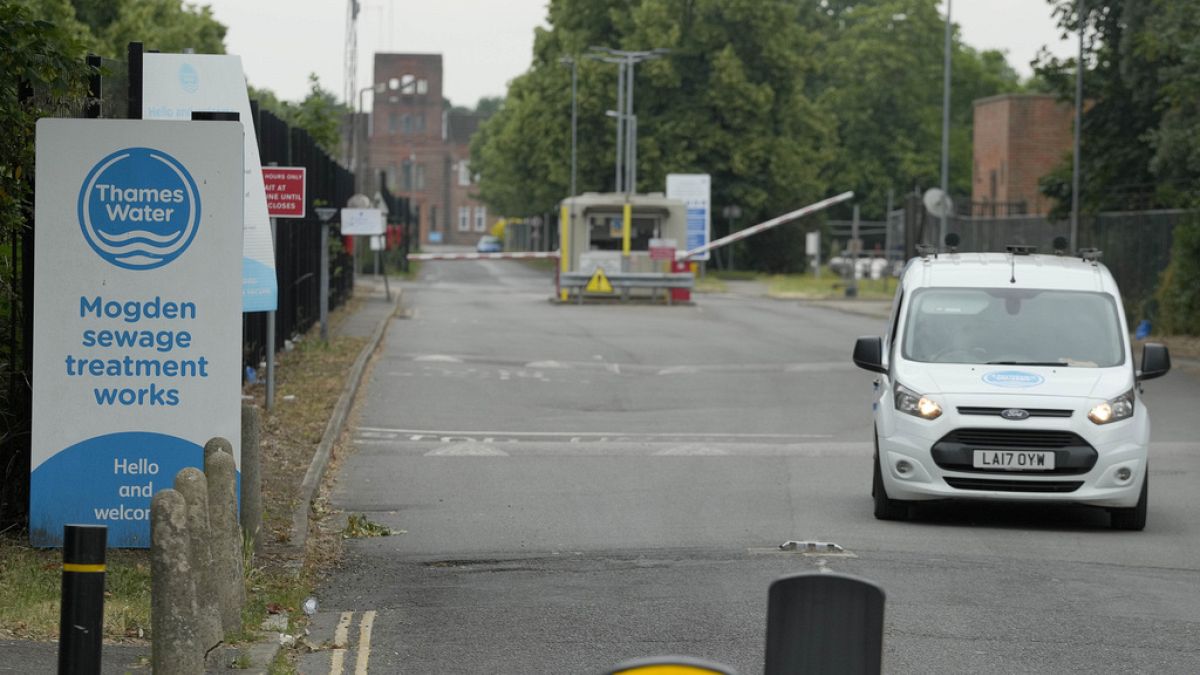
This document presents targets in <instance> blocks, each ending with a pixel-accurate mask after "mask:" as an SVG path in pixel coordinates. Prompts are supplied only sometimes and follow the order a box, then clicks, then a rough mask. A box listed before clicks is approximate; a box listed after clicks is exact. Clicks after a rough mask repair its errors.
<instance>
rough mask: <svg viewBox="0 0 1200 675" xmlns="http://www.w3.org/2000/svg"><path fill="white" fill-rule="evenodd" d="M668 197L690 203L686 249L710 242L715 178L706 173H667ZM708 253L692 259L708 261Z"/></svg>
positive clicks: (688, 204)
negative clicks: (713, 180)
mask: <svg viewBox="0 0 1200 675" xmlns="http://www.w3.org/2000/svg"><path fill="white" fill-rule="evenodd" d="M667 198H668V199H678V200H680V201H681V202H683V203H684V205H685V206H687V241H686V242H684V243H685V245H684V247H683V249H684V250H685V251H691V250H692V249H696V248H700V247H701V246H704V245H706V244H708V242H709V240H710V239H711V237H712V177H710V176H709V175H708V174H706V173H669V174H667ZM708 258H709V252H708V251H705V252H704V253H701V254H700V255H696V256H693V257H692V258H691V259H692V260H708Z"/></svg>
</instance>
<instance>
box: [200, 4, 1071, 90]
mask: <svg viewBox="0 0 1200 675" xmlns="http://www.w3.org/2000/svg"><path fill="white" fill-rule="evenodd" d="M198 4H207V5H210V6H211V7H212V8H213V13H214V14H215V15H216V17H217V19H218V20H219V21H221V22H222V23H224V24H225V25H226V26H228V27H229V33H228V34H227V35H226V37H225V44H226V46H227V47H228V49H229V52H230V53H231V54H238V55H240V56H241V57H242V61H243V65H244V67H245V70H246V76H247V78H248V79H249V80H250V84H252V85H254V86H256V87H265V88H267V89H271V90H273V91H275V93H276V94H278V95H279V96H280V97H281V98H284V99H286V100H298V99H300V98H303V97H304V94H305V92H306V90H307V81H308V74H309V73H310V72H315V73H316V74H317V75H318V76H319V77H320V78H321V83H322V84H323V85H324V86H325V88H326V89H330V90H332V91H333V92H335V93H337V94H338V95H339V98H340V96H341V93H342V91H343V84H342V82H343V78H342V72H343V51H344V45H345V37H346V21H345V18H346V3H345V2H342V1H341V0H253V1H248V0H199V2H198ZM545 5H546V0H439V1H437V2H429V1H428V0H362V7H363V9H362V12H361V13H360V14H359V20H358V45H359V50H358V51H359V57H358V77H357V85H358V87H359V88H362V87H364V86H368V85H370V83H371V81H372V73H371V68H372V54H373V53H374V52H376V51H395V52H422V53H440V54H442V56H443V65H442V67H443V69H444V70H443V75H444V79H445V83H444V91H443V93H444V95H445V96H446V97H447V98H449V99H450V100H451V102H453V103H454V104H455V105H465V106H474V105H475V102H476V101H478V100H479V98H480V97H481V96H498V95H502V94H503V93H504V90H505V84H506V83H507V82H508V80H510V79H512V78H513V77H515V76H517V75H519V74H521V73H522V72H524V71H525V69H526V68H527V67H528V66H529V62H530V60H531V56H532V49H533V29H534V27H535V26H538V25H545V15H546V10H545ZM943 6H944V3H943ZM952 18H953V20H954V22H955V23H957V24H959V25H960V26H961V27H962V34H963V39H964V40H965V41H966V43H967V44H969V45H971V46H973V47H975V48H977V49H1001V50H1005V51H1007V52H1008V55H1009V63H1010V64H1012V65H1013V67H1014V68H1016V70H1017V72H1019V73H1021V75H1022V76H1028V75H1029V74H1030V68H1029V62H1030V61H1031V60H1032V59H1033V58H1034V56H1035V55H1036V54H1037V51H1038V49H1040V48H1041V47H1042V46H1043V45H1046V46H1048V47H1049V48H1050V50H1051V52H1053V53H1055V54H1058V55H1069V54H1072V53H1074V51H1075V49H1076V47H1075V42H1074V40H1073V39H1072V40H1070V41H1062V40H1061V39H1060V36H1059V33H1058V30H1057V29H1056V28H1055V26H1054V22H1053V20H1052V18H1051V16H1050V6H1049V5H1048V4H1047V2H1046V0H957V1H956V2H954V4H953V17H952ZM368 97H369V95H368ZM368 103H369V98H368Z"/></svg>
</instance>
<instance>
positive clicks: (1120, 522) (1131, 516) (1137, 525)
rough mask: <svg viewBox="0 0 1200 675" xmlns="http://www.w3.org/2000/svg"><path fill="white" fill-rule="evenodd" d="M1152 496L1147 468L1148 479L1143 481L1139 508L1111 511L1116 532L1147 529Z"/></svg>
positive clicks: (1111, 519)
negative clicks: (1149, 502) (1148, 504)
mask: <svg viewBox="0 0 1200 675" xmlns="http://www.w3.org/2000/svg"><path fill="white" fill-rule="evenodd" d="M1149 496H1150V467H1146V477H1145V478H1143V479H1142V494H1141V496H1140V497H1138V503H1137V506H1135V507H1133V508H1131V509H1109V510H1108V513H1109V518H1110V521H1111V524H1112V528H1113V529H1114V530H1134V531H1140V530H1144V529H1146V506H1147V504H1146V503H1147V502H1148V501H1149Z"/></svg>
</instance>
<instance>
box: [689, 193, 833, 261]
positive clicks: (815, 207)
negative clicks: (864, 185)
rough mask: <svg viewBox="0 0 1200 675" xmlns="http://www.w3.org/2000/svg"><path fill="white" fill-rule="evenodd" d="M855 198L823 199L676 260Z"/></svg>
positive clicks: (723, 238)
mask: <svg viewBox="0 0 1200 675" xmlns="http://www.w3.org/2000/svg"><path fill="white" fill-rule="evenodd" d="M853 198H854V193H853V192H843V193H842V194H840V195H838V196H836V197H830V198H829V199H823V200H821V201H819V202H817V203H816V204H809V205H808V206H805V207H803V208H799V209H796V210H795V211H791V212H789V213H785V214H783V215H782V216H777V217H775V218H772V219H770V220H768V221H764V222H761V223H759V224H757V225H755V226H753V227H747V228H746V229H744V230H738V231H737V232H734V233H733V234H731V235H729V236H727V237H721V238H720V239H718V240H716V241H710V242H709V243H707V244H705V245H704V246H699V247H697V248H694V249H692V250H690V251H680V252H678V253H676V254H675V259H676V260H686V259H687V258H690V257H692V256H694V255H700V254H701V253H704V252H705V251H711V250H713V249H714V248H721V247H722V246H725V245H726V244H732V243H733V242H735V241H740V240H742V239H745V238H746V237H753V236H754V235H756V234H758V233H759V232H762V231H763V230H769V229H771V228H772V227H778V226H779V225H783V224H784V223H789V222H791V221H793V220H795V219H797V218H803V217H804V216H807V215H809V214H812V213H816V212H817V211H820V210H822V209H827V208H829V207H830V206H833V205H834V204H840V203H841V202H844V201H846V200H847V199H853Z"/></svg>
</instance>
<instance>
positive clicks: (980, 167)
mask: <svg viewBox="0 0 1200 675" xmlns="http://www.w3.org/2000/svg"><path fill="white" fill-rule="evenodd" d="M974 114H975V138H974V142H975V149H974V154H975V162H974V170H973V172H972V173H973V176H972V185H971V188H972V189H971V200H972V201H973V202H974V203H975V204H974V207H975V211H976V212H982V213H986V212H987V211H988V206H989V205H995V207H996V213H998V214H1001V215H1004V214H1010V213H1018V212H1024V213H1029V214H1044V213H1046V212H1047V211H1049V210H1050V207H1051V206H1052V204H1051V202H1050V200H1048V199H1046V198H1045V197H1043V196H1042V195H1041V193H1040V192H1039V191H1038V180H1039V179H1040V178H1041V177H1042V176H1045V175H1046V174H1048V173H1050V171H1051V170H1052V169H1054V167H1056V166H1058V164H1059V163H1060V162H1061V161H1062V160H1063V156H1064V154H1065V153H1068V152H1070V150H1071V144H1072V134H1073V130H1074V129H1073V124H1074V109H1073V108H1072V106H1071V105H1070V104H1069V103H1063V102H1061V101H1059V100H1058V99H1057V98H1056V97H1055V96H1053V95H1050V94H1002V95H1000V96H991V97H988V98H981V99H979V100H978V101H975V111H974ZM1021 204H1023V205H1024V208H1023V209H1022V208H1021Z"/></svg>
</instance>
